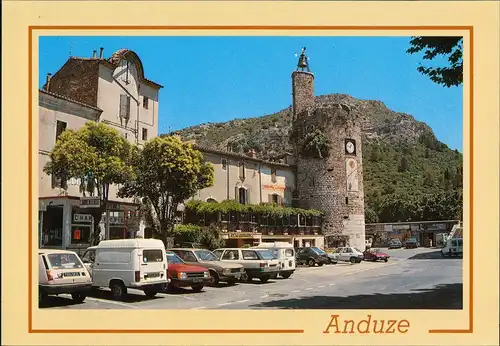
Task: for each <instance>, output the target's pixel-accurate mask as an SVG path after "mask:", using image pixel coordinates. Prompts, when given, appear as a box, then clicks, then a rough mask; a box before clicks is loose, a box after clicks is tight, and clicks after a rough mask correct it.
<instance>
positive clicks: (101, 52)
mask: <svg viewBox="0 0 500 346" xmlns="http://www.w3.org/2000/svg"><path fill="white" fill-rule="evenodd" d="M99 51H100V52H99V58H100V59H102V58H104V56H103V53H104V48H103V47H101V48H99Z"/></svg>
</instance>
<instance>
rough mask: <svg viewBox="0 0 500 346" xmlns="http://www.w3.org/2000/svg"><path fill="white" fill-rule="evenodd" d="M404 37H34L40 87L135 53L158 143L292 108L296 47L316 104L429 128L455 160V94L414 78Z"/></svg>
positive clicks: (458, 104) (459, 92) (458, 140)
mask: <svg viewBox="0 0 500 346" xmlns="http://www.w3.org/2000/svg"><path fill="white" fill-rule="evenodd" d="M409 40H410V38H409V37H213V36H212V37H139V36H135V37H134V36H129V37H117V36H116V37H110V36H105V37H102V36H86V37H70V36H58V37H41V38H40V45H39V47H40V51H39V53H40V70H39V71H40V75H39V85H40V87H41V86H42V85H43V84H44V82H45V76H46V74H47V73H48V72H50V73H52V74H54V73H55V72H56V71H57V70H58V69H59V68H60V67H61V66H62V65H63V64H64V63H65V62H66V60H67V59H68V57H69V52H70V49H71V51H72V55H73V56H81V57H91V56H92V51H93V50H94V49H95V50H97V51H99V47H104V55H105V57H106V58H107V57H109V56H110V55H111V54H112V53H113V52H115V51H116V50H118V49H120V48H128V49H130V50H133V51H135V52H136V53H137V54H138V55H139V57H140V59H141V60H142V62H143V65H144V71H145V75H146V78H148V79H151V80H153V81H155V82H158V83H159V84H162V85H163V86H164V88H163V89H161V90H160V105H159V109H160V113H159V124H160V133H165V132H168V130H169V128H170V129H171V130H177V129H181V128H184V127H188V126H192V125H197V124H200V123H204V122H220V121H227V120H231V119H234V118H246V117H254V116H261V115H266V114H271V113H274V112H277V111H279V110H281V109H283V108H286V107H288V106H289V105H290V104H291V73H292V71H293V70H294V69H295V67H296V63H297V57H295V55H294V54H295V53H298V52H300V49H301V47H302V46H306V47H307V53H308V55H309V56H310V61H309V63H310V67H311V70H312V72H314V73H315V93H316V95H322V94H331V93H343V94H349V95H351V96H354V97H356V98H360V99H369V100H379V101H382V102H384V103H385V104H386V105H387V107H388V108H390V109H391V110H394V111H398V112H404V113H408V114H410V115H412V116H414V117H415V118H416V119H417V120H420V121H424V122H425V123H427V124H428V125H429V126H430V127H431V128H432V129H433V130H434V133H435V134H436V136H437V138H438V139H439V140H440V141H442V142H444V143H446V144H447V145H448V146H449V147H450V148H451V149H458V150H459V151H462V97H463V89H462V87H458V88H457V87H452V88H446V87H442V86H440V85H437V84H434V83H433V82H431V81H430V80H429V79H428V78H427V77H426V76H422V75H421V74H419V73H418V72H417V71H416V67H417V66H418V63H419V62H420V58H421V56H420V55H409V54H407V53H406V49H407V48H408V45H409V44H408V42H409Z"/></svg>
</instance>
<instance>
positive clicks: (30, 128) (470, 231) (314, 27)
mask: <svg viewBox="0 0 500 346" xmlns="http://www.w3.org/2000/svg"><path fill="white" fill-rule="evenodd" d="M35 30H134V31H137V30H293V31H295V30H349V31H364V30H382V31H384V30H386V31H393V30H398V31H415V30H447V31H455V30H456V31H467V32H468V33H469V56H468V58H469V126H470V127H469V155H470V156H469V165H470V167H469V220H470V221H469V225H468V227H467V228H468V234H469V242H468V247H469V276H470V277H469V321H468V322H469V323H468V328H467V329H431V330H429V331H428V332H429V333H432V334H471V333H473V327H474V309H473V308H474V285H473V281H474V255H473V254H474V246H473V245H474V237H473V224H474V222H473V220H474V213H473V192H474V190H473V177H474V176H473V171H474V164H473V157H474V152H473V143H474V141H473V138H474V122H473V119H474V117H473V114H474V102H473V101H474V98H473V97H474V87H473V86H474V73H473V72H474V60H473V59H474V27H473V26H328V25H312V26H307V25H306V26H289V25H282V26H272V25H255V26H252V25H244V26H235V25H227V26H226V25H213V26H212V25H185V26H183V25H172V26H168V25H166V26H162V25H153V26H134V25H110V26H90V25H75V26H71V25H46V26H43V25H34V26H29V27H28V55H29V56H28V65H29V66H28V95H29V96H28V97H29V100H28V225H29V227H28V252H29V254H28V333H30V334H53V333H54V334H56V333H57V334H61V333H65V334H70V333H71V334H77V333H87V334H302V333H304V330H303V329H135V330H134V329H129V330H121V329H33V298H32V295H33V280H32V276H33V275H32V274H33V263H32V262H33V241H32V226H33V182H32V179H33V147H32V146H33V138H32V135H33V109H32V108H33V32H34V31H35Z"/></svg>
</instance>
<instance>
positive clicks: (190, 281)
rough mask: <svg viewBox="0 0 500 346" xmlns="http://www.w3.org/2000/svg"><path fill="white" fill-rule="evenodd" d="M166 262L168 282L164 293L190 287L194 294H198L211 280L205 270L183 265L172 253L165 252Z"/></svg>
mask: <svg viewBox="0 0 500 346" xmlns="http://www.w3.org/2000/svg"><path fill="white" fill-rule="evenodd" d="M166 254H167V262H168V271H167V274H168V278H169V279H170V282H169V283H168V285H167V284H165V285H164V286H163V287H164V291H167V289H170V290H173V289H176V288H181V287H191V289H192V290H193V291H195V292H200V291H201V290H202V289H203V287H204V286H205V285H208V284H209V283H210V282H211V281H212V280H211V278H210V273H209V272H208V270H207V268H204V267H200V266H197V265H190V264H187V263H185V262H184V261H183V260H182V259H181V258H180V257H179V256H177V255H176V254H175V252H173V251H166Z"/></svg>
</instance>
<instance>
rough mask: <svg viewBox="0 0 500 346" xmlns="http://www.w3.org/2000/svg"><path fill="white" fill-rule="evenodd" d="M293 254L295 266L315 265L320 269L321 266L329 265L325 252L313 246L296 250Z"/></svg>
mask: <svg viewBox="0 0 500 346" xmlns="http://www.w3.org/2000/svg"><path fill="white" fill-rule="evenodd" d="M295 253H296V255H295V258H296V262H297V264H307V265H308V266H309V267H314V266H315V265H316V264H317V265H318V266H319V267H321V266H322V265H323V264H328V263H330V258H329V257H328V255H327V254H326V252H324V251H323V250H321V249H320V248H317V247H314V246H313V247H299V248H296V249H295Z"/></svg>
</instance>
